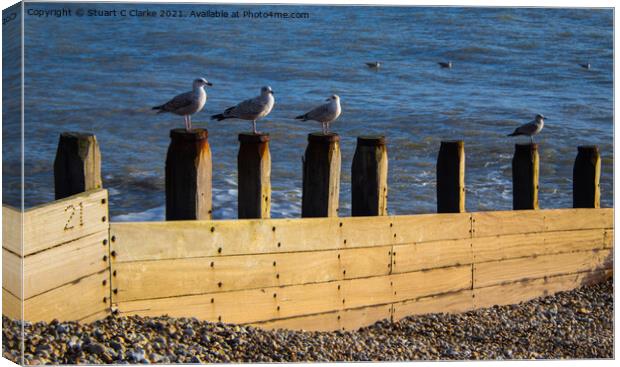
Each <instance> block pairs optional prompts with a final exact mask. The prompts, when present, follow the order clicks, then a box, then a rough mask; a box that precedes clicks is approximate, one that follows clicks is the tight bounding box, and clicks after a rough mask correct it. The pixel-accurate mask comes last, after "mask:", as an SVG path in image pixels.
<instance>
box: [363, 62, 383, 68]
mask: <svg viewBox="0 0 620 367" xmlns="http://www.w3.org/2000/svg"><path fill="white" fill-rule="evenodd" d="M366 66H368V67H369V68H371V69H373V70H379V68H380V67H381V63H380V62H379V61H373V62H367V63H366Z"/></svg>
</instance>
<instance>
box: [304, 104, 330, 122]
mask: <svg viewBox="0 0 620 367" xmlns="http://www.w3.org/2000/svg"><path fill="white" fill-rule="evenodd" d="M328 114H329V104H324V105H320V106H319V107H316V108H315V109H313V110H312V111H310V112H308V113H307V114H306V116H307V118H308V119H309V120H316V121H322V120H324V119H325V118H327V115H328Z"/></svg>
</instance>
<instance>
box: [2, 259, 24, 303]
mask: <svg viewBox="0 0 620 367" xmlns="http://www.w3.org/2000/svg"><path fill="white" fill-rule="evenodd" d="M23 265H24V263H23V261H22V258H20V257H19V256H17V255H15V254H14V253H12V252H9V251H7V250H6V249H2V288H4V289H6V290H7V291H8V292H10V293H11V294H13V295H15V296H17V297H19V298H20V299H21V297H22V289H23V283H22V279H23V277H22V269H23Z"/></svg>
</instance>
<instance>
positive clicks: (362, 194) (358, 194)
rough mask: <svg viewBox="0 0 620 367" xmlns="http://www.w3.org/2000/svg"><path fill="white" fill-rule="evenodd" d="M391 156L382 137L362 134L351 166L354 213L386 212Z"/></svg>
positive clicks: (361, 214)
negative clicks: (389, 157) (389, 160)
mask: <svg viewBox="0 0 620 367" xmlns="http://www.w3.org/2000/svg"><path fill="white" fill-rule="evenodd" d="M387 178H388V156H387V148H386V146H385V137H383V136H360V137H358V138H357V147H356V148H355V155H354V156H353V163H352V165H351V215H352V216H354V217H356V216H374V215H387V197H388V187H387Z"/></svg>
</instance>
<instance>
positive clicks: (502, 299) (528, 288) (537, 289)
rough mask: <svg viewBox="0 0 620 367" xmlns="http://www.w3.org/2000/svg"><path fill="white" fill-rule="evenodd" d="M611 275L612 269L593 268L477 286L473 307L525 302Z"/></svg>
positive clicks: (591, 282) (594, 281) (598, 280)
mask: <svg viewBox="0 0 620 367" xmlns="http://www.w3.org/2000/svg"><path fill="white" fill-rule="evenodd" d="M611 276H612V270H595V271H585V272H581V273H575V274H568V275H557V276H550V277H545V278H538V279H530V280H524V281H518V282H512V283H508V284H501V285H495V286H491V287H484V288H478V289H474V291H473V292H474V307H475V308H484V307H492V306H495V305H508V304H514V303H519V302H525V301H528V300H531V299H534V298H536V297H544V296H549V295H552V294H554V293H557V292H561V291H568V290H571V289H575V288H579V287H581V286H585V285H588V284H594V283H597V282H601V281H603V280H605V279H608V278H610V277H611Z"/></svg>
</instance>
